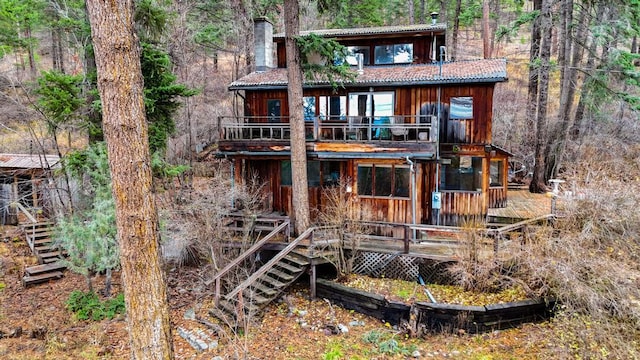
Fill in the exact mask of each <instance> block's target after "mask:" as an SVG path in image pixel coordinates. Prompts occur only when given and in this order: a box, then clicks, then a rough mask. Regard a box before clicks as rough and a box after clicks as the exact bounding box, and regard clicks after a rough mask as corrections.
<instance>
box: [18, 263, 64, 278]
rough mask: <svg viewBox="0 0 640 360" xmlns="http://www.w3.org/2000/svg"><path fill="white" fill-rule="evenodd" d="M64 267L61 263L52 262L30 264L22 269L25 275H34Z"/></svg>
mask: <svg viewBox="0 0 640 360" xmlns="http://www.w3.org/2000/svg"><path fill="white" fill-rule="evenodd" d="M66 268H67V267H66V266H64V265H63V264H62V263H59V262H54V263H50V264H46V265H36V266H30V267H28V268H26V269H24V271H25V272H26V273H27V275H29V276H34V275H39V274H43V273H48V272H54V271H60V270H64V269H66Z"/></svg>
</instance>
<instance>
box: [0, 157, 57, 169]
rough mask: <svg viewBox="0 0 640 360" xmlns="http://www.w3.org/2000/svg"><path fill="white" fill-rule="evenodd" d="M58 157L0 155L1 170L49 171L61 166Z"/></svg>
mask: <svg viewBox="0 0 640 360" xmlns="http://www.w3.org/2000/svg"><path fill="white" fill-rule="evenodd" d="M59 163H60V157H59V156H58V155H39V154H0V168H11V169H48V168H54V167H59V166H60V164H59Z"/></svg>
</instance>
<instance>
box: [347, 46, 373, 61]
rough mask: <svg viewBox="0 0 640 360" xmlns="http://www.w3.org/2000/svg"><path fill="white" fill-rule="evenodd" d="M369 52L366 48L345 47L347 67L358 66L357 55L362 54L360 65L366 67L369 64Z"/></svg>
mask: <svg viewBox="0 0 640 360" xmlns="http://www.w3.org/2000/svg"><path fill="white" fill-rule="evenodd" d="M369 52H370V50H369V47H368V46H347V58H346V61H347V63H348V64H349V65H358V58H357V54H362V63H363V64H364V65H368V64H370V63H371V56H370V54H369Z"/></svg>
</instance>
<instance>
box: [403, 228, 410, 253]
mask: <svg viewBox="0 0 640 360" xmlns="http://www.w3.org/2000/svg"><path fill="white" fill-rule="evenodd" d="M404 253H405V254H408V253H409V226H407V225H405V226H404Z"/></svg>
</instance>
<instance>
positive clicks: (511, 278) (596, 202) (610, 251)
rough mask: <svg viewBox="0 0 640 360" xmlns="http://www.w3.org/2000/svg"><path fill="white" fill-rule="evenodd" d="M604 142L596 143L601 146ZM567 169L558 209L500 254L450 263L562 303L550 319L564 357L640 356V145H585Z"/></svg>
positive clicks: (461, 271) (469, 279)
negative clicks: (611, 151) (614, 148)
mask: <svg viewBox="0 0 640 360" xmlns="http://www.w3.org/2000/svg"><path fill="white" fill-rule="evenodd" d="M600 148H601V147H598V149H600ZM582 151H583V152H584V159H585V160H584V161H583V162H580V161H576V162H574V163H573V166H572V168H571V169H566V170H565V173H564V174H565V177H566V180H567V186H566V188H567V189H571V190H570V191H565V192H563V193H561V194H560V196H559V198H558V202H559V205H560V207H559V209H560V211H561V213H560V215H561V216H560V217H559V218H558V219H557V220H556V222H555V224H553V227H547V228H541V229H540V231H537V232H536V233H535V234H533V236H530V237H529V238H528V239H527V241H519V242H518V244H517V246H514V247H513V248H511V249H510V250H509V251H508V252H503V253H502V254H501V256H499V257H497V258H491V259H488V260H481V259H477V258H475V259H474V258H466V259H465V260H464V261H463V262H461V264H459V265H456V267H455V268H452V269H451V270H452V271H453V272H454V275H455V276H457V278H458V279H459V280H462V281H464V282H466V283H467V284H475V285H478V286H482V287H485V288H489V289H490V288H492V287H495V286H502V285H503V284H504V283H507V282H515V283H518V284H521V285H523V286H524V287H525V289H526V290H527V292H528V295H529V296H536V297H548V298H554V299H556V300H558V303H559V304H560V306H559V308H558V311H557V313H556V316H555V318H554V319H553V320H552V323H553V324H554V326H553V329H554V330H553V331H554V332H555V333H554V334H553V337H554V338H555V339H556V340H557V341H554V344H553V345H552V346H554V347H555V348H556V349H555V350H554V351H555V353H556V354H558V357H561V358H591V359H600V358H619V359H622V358H625V359H631V358H640V341H639V340H638V339H640V211H638V204H640V182H639V181H638V179H640V160H639V159H640V147H638V146H636V147H628V148H626V149H624V151H619V152H618V153H617V154H615V155H616V157H615V158H613V159H612V158H610V157H607V156H605V155H606V154H605V155H603V154H601V153H599V152H598V151H597V149H591V148H588V147H587V148H585V149H583V150H582Z"/></svg>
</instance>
